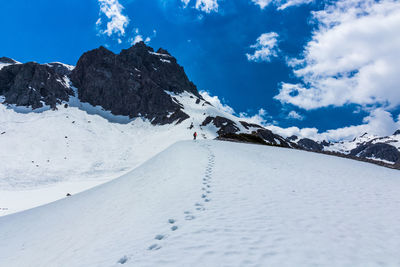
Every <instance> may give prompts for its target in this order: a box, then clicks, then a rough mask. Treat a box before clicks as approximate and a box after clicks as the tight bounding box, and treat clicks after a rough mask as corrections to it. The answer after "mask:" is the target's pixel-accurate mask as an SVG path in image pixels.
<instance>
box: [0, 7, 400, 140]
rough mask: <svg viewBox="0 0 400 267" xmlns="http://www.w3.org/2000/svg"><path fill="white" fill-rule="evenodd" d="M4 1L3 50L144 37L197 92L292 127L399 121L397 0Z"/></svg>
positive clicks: (63, 51) (300, 130)
mask: <svg viewBox="0 0 400 267" xmlns="http://www.w3.org/2000/svg"><path fill="white" fill-rule="evenodd" d="M0 10H2V16H0V26H1V27H0V34H1V35H0V36H1V37H2V38H1V42H0V56H8V57H12V58H14V59H16V60H18V61H21V62H27V61H38V62H40V63H45V62H51V61H60V62H64V63H68V64H71V65H75V64H76V62H77V60H78V59H79V57H80V55H81V54H82V53H83V52H85V51H87V50H90V49H94V48H97V47H98V46H100V45H104V46H106V47H108V48H109V49H110V50H112V51H114V52H117V53H118V52H119V51H120V50H121V49H124V48H128V47H129V46H131V45H132V43H134V42H135V41H137V40H140V39H142V40H144V41H146V42H148V44H149V45H150V46H152V47H154V48H155V49H158V48H159V47H163V48H165V49H167V50H169V51H170V53H171V54H173V55H174V56H175V57H176V58H177V59H178V62H179V63H180V64H181V65H182V66H184V68H185V70H186V72H187V74H188V76H189V78H190V79H191V80H192V81H193V82H194V83H195V84H196V85H197V86H198V88H199V89H200V90H206V91H208V92H209V93H210V94H211V95H214V96H218V97H219V100H220V101H221V102H222V103H223V104H227V105H229V106H230V107H232V108H233V109H234V110H235V112H236V113H238V114H239V113H242V116H247V117H253V119H254V120H255V121H257V122H263V123H265V124H272V125H274V127H275V126H276V127H275V128H274V129H275V130H277V131H281V132H284V133H285V134H286V135H288V134H289V133H294V134H298V135H304V136H310V137H315V136H316V135H317V134H318V133H323V136H324V137H326V138H329V139H341V138H351V137H352V136H354V135H357V134H361V133H362V132H364V131H368V132H371V133H376V134H390V133H391V132H392V131H393V130H394V129H397V128H400V123H399V120H398V116H399V112H400V109H399V106H400V88H399V86H398V84H400V78H399V76H400V75H399V72H400V64H399V63H400V62H399V61H400V51H399V50H400V40H399V38H400V37H398V36H400V30H399V29H400V7H399V2H398V1H394V0H382V1H376V0H337V1H328V0H314V1H313V0H85V1H82V0H59V1H50V0H37V1H32V0H13V1H1V2H0ZM396 36H397V37H396ZM383 42H384V43H387V44H385V45H382V43H383ZM243 113H246V114H243ZM291 126H293V127H291ZM288 127H290V128H289V129H288Z"/></svg>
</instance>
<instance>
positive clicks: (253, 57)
mask: <svg viewBox="0 0 400 267" xmlns="http://www.w3.org/2000/svg"><path fill="white" fill-rule="evenodd" d="M278 36H279V35H278V34H277V33H276V32H269V33H263V34H261V35H260V37H258V38H257V42H256V44H254V45H252V46H250V47H251V48H254V49H255V51H254V53H253V54H246V56H247V59H248V60H249V61H256V62H260V61H271V58H272V57H277V56H278V51H279V48H278V39H277V38H278Z"/></svg>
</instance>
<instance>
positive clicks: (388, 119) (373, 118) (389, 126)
mask: <svg viewBox="0 0 400 267" xmlns="http://www.w3.org/2000/svg"><path fill="white" fill-rule="evenodd" d="M200 94H201V96H202V97H203V98H204V99H205V100H206V101H208V102H210V103H211V104H212V105H213V106H214V107H216V108H217V109H219V110H221V111H224V112H226V113H229V114H232V115H236V112H235V111H234V110H233V108H231V107H230V106H228V105H226V104H223V101H221V100H220V99H219V98H218V96H211V95H210V94H209V93H208V92H205V91H200ZM290 113H292V112H290ZM290 113H289V114H290ZM292 114H294V113H292ZM297 116H300V117H302V116H301V115H300V114H297V115H295V117H297ZM238 117H239V118H241V119H242V120H244V121H247V122H249V123H256V124H259V125H262V126H264V127H265V128H267V129H269V130H271V131H273V132H274V133H277V134H279V135H281V136H283V137H289V136H292V135H296V136H298V137H300V138H311V139H313V140H316V141H323V140H327V141H341V140H352V139H354V138H355V137H357V136H360V135H362V134H364V133H369V134H372V135H378V136H387V135H392V134H393V133H394V132H395V131H396V130H398V129H400V115H399V116H398V117H397V118H396V119H394V118H393V116H392V115H391V113H390V112H388V111H385V110H384V109H382V108H377V109H375V110H372V111H371V113H370V114H369V115H368V116H367V117H365V118H364V120H363V124H360V125H353V126H348V127H343V128H338V129H332V130H328V131H325V132H322V133H321V132H319V130H318V129H317V128H298V127H289V128H282V127H279V126H276V124H277V123H276V122H275V121H272V117H271V116H269V115H268V113H267V111H266V110H264V109H260V110H259V111H258V113H257V114H255V115H253V116H249V115H248V114H247V113H245V112H241V113H239V115H238ZM268 120H269V121H272V123H273V124H275V125H273V124H271V123H268Z"/></svg>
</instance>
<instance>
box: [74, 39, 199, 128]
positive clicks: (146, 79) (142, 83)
mask: <svg viewBox="0 0 400 267" xmlns="http://www.w3.org/2000/svg"><path fill="white" fill-rule="evenodd" d="M70 77H71V81H72V82H73V85H74V86H75V87H77V88H78V93H79V98H80V100H81V101H82V102H88V103H90V104H92V105H100V106H102V107H103V108H104V109H106V110H110V111H111V112H112V113H113V114H115V115H125V116H130V117H137V116H143V117H146V118H148V119H150V120H151V121H152V123H153V124H167V123H172V122H174V121H177V122H181V121H183V120H185V119H186V118H188V117H189V116H188V115H187V114H185V113H184V112H183V111H182V110H181V108H182V106H181V105H180V104H179V103H178V102H177V101H174V100H173V98H172V97H171V96H170V95H169V94H170V93H176V94H179V93H183V92H189V93H192V94H194V95H195V96H197V97H198V98H201V96H200V95H199V93H198V91H197V88H196V86H195V85H194V84H193V83H192V82H191V81H189V79H188V78H187V76H186V74H185V72H184V69H183V68H182V67H181V66H179V65H178V63H177V61H176V59H175V58H174V57H172V56H171V55H170V54H169V53H168V52H167V51H166V50H164V49H159V50H158V51H157V52H156V53H155V52H154V50H153V49H152V48H151V47H148V46H147V45H146V44H145V43H143V42H140V43H137V44H136V45H134V46H133V47H131V48H129V49H127V50H122V52H121V53H120V54H114V53H113V52H111V51H109V50H107V49H106V48H104V47H100V48H98V49H95V50H92V51H89V52H87V53H85V54H83V56H82V57H81V58H80V59H79V61H78V63H77V65H76V67H75V69H74V70H73V71H72V74H71V76H70Z"/></svg>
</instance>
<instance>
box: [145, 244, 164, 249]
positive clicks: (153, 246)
mask: <svg viewBox="0 0 400 267" xmlns="http://www.w3.org/2000/svg"><path fill="white" fill-rule="evenodd" d="M160 248H161V246H160V245H158V244H153V245H151V246H150V247H149V248H148V250H159V249H160Z"/></svg>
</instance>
